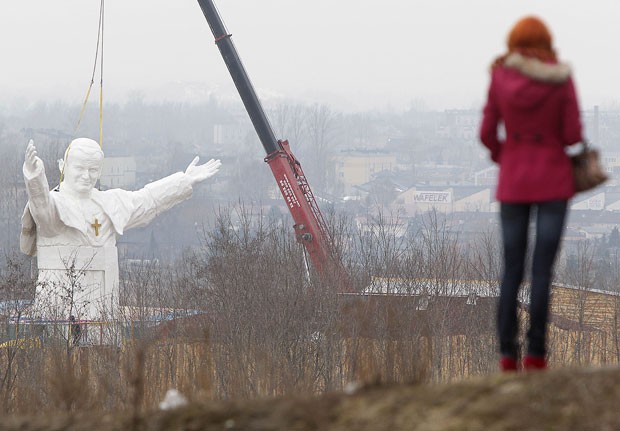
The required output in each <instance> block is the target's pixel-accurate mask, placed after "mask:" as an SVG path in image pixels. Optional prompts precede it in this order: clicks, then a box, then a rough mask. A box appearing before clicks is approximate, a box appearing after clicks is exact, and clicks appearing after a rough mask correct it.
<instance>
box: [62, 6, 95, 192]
mask: <svg viewBox="0 0 620 431" xmlns="http://www.w3.org/2000/svg"><path fill="white" fill-rule="evenodd" d="M104 11H105V0H101V3H100V6H99V25H98V28H97V47H96V49H95V61H94V64H93V73H92V75H91V77H90V84H89V86H88V90H87V91H86V97H84V103H83V104H82V109H81V110H80V116H79V117H78V121H77V124H76V126H75V130H74V131H73V135H74V136H76V135H77V132H78V129H79V128H80V123H81V122H82V117H83V116H84V111H85V110H86V105H87V104H88V99H89V97H90V92H91V90H92V88H93V84H94V83H95V72H96V71H97V60H98V59H99V47H101V61H100V63H99V64H100V72H99V75H100V81H99V147H103V23H104V19H103V18H104ZM70 148H71V144H69V147H68V148H67V151H66V152H65V165H66V163H67V158H68V156H69V149H70ZM63 177H64V166H63V170H62V172H60V182H62V180H63Z"/></svg>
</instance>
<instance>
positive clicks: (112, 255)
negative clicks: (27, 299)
mask: <svg viewBox="0 0 620 431" xmlns="http://www.w3.org/2000/svg"><path fill="white" fill-rule="evenodd" d="M37 264H38V268H39V275H38V282H37V289H36V294H35V314H36V316H37V317H41V318H44V319H54V320H56V319H63V320H64V319H68V318H69V316H70V315H74V316H75V317H76V318H77V319H79V320H97V321H108V320H112V319H113V316H114V314H115V313H117V312H118V303H119V287H118V285H119V274H118V251H117V248H116V246H108V247H88V246H78V247H73V246H39V247H37Z"/></svg>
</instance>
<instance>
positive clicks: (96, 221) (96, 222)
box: [91, 217, 101, 236]
mask: <svg viewBox="0 0 620 431" xmlns="http://www.w3.org/2000/svg"><path fill="white" fill-rule="evenodd" d="M91 226H92V227H94V228H95V236H99V228H100V227H101V223H99V220H97V217H95V222H94V223H91Z"/></svg>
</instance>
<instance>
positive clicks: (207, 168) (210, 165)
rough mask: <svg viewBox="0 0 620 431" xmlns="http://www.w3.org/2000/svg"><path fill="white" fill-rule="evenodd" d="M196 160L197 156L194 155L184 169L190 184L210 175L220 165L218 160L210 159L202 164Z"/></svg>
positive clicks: (213, 173) (214, 172)
mask: <svg viewBox="0 0 620 431" xmlns="http://www.w3.org/2000/svg"><path fill="white" fill-rule="evenodd" d="M198 160H199V158H198V156H196V157H195V158H194V160H192V162H191V163H190V164H189V166H188V167H187V169H186V170H185V175H186V176H187V177H188V178H189V180H190V182H191V183H192V185H194V184H196V183H199V182H201V181H204V180H206V179H207V178H210V177H212V176H213V175H215V174H216V173H217V171H218V170H219V169H220V166H222V162H220V161H219V160H215V159H211V160H209V161H208V162H207V163H205V164H202V165H199V164H198Z"/></svg>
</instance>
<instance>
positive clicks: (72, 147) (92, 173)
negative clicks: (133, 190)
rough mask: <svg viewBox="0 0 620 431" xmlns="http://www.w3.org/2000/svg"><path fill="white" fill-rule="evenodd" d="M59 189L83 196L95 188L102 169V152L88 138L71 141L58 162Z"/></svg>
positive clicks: (97, 145)
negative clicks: (62, 157)
mask: <svg viewBox="0 0 620 431" xmlns="http://www.w3.org/2000/svg"><path fill="white" fill-rule="evenodd" d="M58 166H59V168H60V172H61V178H62V180H61V188H62V189H64V190H67V191H69V192H73V193H76V194H78V195H85V194H88V193H90V191H91V190H92V189H93V187H95V184H96V183H97V180H98V179H99V177H100V176H101V168H102V167H103V151H102V150H101V147H100V146H99V144H98V143H97V141H93V140H92V139H88V138H78V139H74V140H73V141H71V143H70V144H69V146H68V147H67V150H66V151H65V157H64V159H63V160H60V161H59V165H58Z"/></svg>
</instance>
